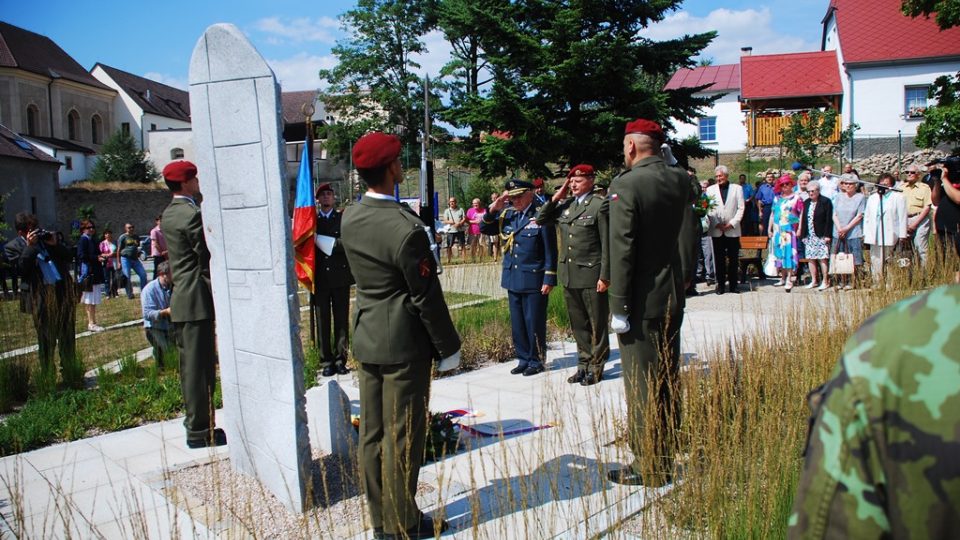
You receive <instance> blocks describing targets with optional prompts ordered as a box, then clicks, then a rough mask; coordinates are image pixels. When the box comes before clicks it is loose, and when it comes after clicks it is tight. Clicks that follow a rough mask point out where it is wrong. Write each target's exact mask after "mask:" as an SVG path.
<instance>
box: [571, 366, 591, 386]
mask: <svg viewBox="0 0 960 540" xmlns="http://www.w3.org/2000/svg"><path fill="white" fill-rule="evenodd" d="M586 375H587V372H586V371H580V370H579V369H578V370H577V372H576V373H574V374H573V375H571V376H570V377H567V382H568V383H570V384H574V383H578V382H581V381H583V378H584V377H586Z"/></svg>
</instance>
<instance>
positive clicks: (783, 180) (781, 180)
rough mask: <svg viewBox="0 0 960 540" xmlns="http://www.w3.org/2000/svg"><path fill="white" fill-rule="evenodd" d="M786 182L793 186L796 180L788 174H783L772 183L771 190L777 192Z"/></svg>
mask: <svg viewBox="0 0 960 540" xmlns="http://www.w3.org/2000/svg"><path fill="white" fill-rule="evenodd" d="M787 184H790V186H791V187H793V186H795V185H797V182H796V181H795V180H794V179H793V177H792V176H790V175H789V174H784V175H783V176H781V177H780V178H779V179H778V180H777V183H776V184H774V185H773V190H774V191H777V192H779V191H780V190H781V189H782V188H783V186H785V185H787Z"/></svg>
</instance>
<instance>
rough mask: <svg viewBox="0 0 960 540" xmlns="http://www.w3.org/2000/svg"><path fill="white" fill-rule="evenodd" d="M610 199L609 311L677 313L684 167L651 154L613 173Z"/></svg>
mask: <svg viewBox="0 0 960 540" xmlns="http://www.w3.org/2000/svg"><path fill="white" fill-rule="evenodd" d="M609 199H610V247H609V250H610V288H609V289H608V291H609V293H610V312H611V313H613V314H614V315H624V316H636V317H635V318H640V319H656V318H659V317H664V316H666V315H667V314H668V313H677V311H678V310H679V309H681V308H682V306H683V304H682V302H683V294H682V291H681V290H680V289H681V287H682V285H683V276H682V275H681V269H680V251H681V249H683V248H681V247H680V246H679V236H680V225H681V222H682V220H683V217H684V206H685V205H688V204H689V202H690V180H689V179H688V176H687V173H686V172H685V171H683V170H681V169H679V168H677V167H669V166H667V165H666V164H665V163H664V162H663V159H661V158H660V156H650V157H647V158H644V159H642V160H640V161H639V162H637V163H635V164H634V165H633V167H632V168H630V169H629V170H627V171H624V172H622V173H620V175H618V176H617V177H616V178H614V179H613V182H612V184H611V185H610V195H609ZM633 322H634V323H636V322H637V321H636V320H634V321H633Z"/></svg>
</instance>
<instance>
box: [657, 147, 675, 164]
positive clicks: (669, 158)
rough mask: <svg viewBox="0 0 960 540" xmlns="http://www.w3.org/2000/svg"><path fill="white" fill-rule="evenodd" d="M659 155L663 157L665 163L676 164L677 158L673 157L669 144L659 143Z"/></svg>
mask: <svg viewBox="0 0 960 540" xmlns="http://www.w3.org/2000/svg"><path fill="white" fill-rule="evenodd" d="M660 155H661V156H662V157H663V161H664V163H666V164H667V165H670V166H671V167H672V166H674V165H676V164H677V158H675V157H673V150H671V149H670V145H669V144H667V143H663V144H661V145H660Z"/></svg>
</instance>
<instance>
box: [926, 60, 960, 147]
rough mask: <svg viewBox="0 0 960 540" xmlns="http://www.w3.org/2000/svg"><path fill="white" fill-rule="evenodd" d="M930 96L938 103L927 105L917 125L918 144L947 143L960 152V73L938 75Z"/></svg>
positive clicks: (930, 145)
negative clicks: (920, 121)
mask: <svg viewBox="0 0 960 540" xmlns="http://www.w3.org/2000/svg"><path fill="white" fill-rule="evenodd" d="M930 98H931V99H933V100H936V104H935V105H931V106H929V107H927V110H926V111H924V113H923V122H922V123H921V124H920V125H919V126H917V138H916V143H917V146H919V147H921V148H932V147H934V146H937V145H938V144H940V143H947V144H951V145H953V146H954V149H953V151H954V153H955V154H960V73H957V75H956V76H955V77H951V76H949V75H943V76H940V77H937V80H935V81H934V82H933V86H931V87H930Z"/></svg>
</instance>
